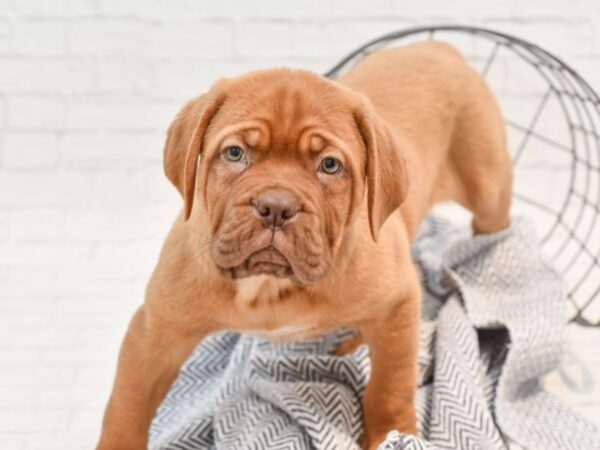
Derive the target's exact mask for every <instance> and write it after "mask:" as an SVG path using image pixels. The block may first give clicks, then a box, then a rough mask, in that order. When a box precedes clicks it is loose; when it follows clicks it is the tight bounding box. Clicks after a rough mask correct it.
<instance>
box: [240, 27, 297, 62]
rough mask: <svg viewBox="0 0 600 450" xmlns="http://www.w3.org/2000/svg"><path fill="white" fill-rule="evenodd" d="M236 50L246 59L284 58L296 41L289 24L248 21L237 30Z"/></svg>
mask: <svg viewBox="0 0 600 450" xmlns="http://www.w3.org/2000/svg"><path fill="white" fill-rule="evenodd" d="M235 36H236V48H237V50H238V52H239V53H240V54H241V55H243V56H244V57H255V56H258V57H284V56H286V55H288V54H289V51H290V48H291V47H292V43H293V41H294V29H293V27H292V24H291V23H289V22H260V21H246V22H243V23H242V24H240V25H239V26H238V27H237V28H236V30H235Z"/></svg>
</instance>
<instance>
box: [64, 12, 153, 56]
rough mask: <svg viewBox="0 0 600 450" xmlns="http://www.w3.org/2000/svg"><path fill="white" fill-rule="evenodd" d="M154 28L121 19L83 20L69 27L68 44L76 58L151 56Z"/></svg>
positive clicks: (142, 23)
mask: <svg viewBox="0 0 600 450" xmlns="http://www.w3.org/2000/svg"><path fill="white" fill-rule="evenodd" d="M159 28H160V27H158V25H157V24H151V23H150V22H145V21H141V20H134V19H124V18H111V19H108V18H102V19H100V18H86V19H82V20H77V21H71V22H70V23H69V31H68V43H69V49H70V51H71V52H72V53H73V54H75V55H85V56H87V55H90V54H93V55H118V56H136V57H139V56H140V55H142V54H144V55H149V54H152V52H153V50H154V49H153V48H152V46H151V45H149V44H150V42H151V40H152V37H153V36H154V34H155V33H156V32H157V30H158V29H159Z"/></svg>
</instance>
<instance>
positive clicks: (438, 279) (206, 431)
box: [149, 217, 600, 450]
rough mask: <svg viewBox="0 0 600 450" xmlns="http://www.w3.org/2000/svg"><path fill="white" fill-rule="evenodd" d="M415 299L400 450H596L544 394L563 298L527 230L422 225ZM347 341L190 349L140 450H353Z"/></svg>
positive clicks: (598, 439)
mask: <svg viewBox="0 0 600 450" xmlns="http://www.w3.org/2000/svg"><path fill="white" fill-rule="evenodd" d="M413 257H414V259H415V261H416V262H417V264H418V266H419V268H420V269H421V275H422V285H423V291H424V299H423V313H422V315H423V318H422V323H421V330H420V353H419V389H418V391H417V396H416V400H415V403H416V408H417V420H418V428H419V437H416V436H409V435H402V434H401V433H399V432H397V431H394V430H390V431H391V432H390V434H389V435H388V437H387V439H386V441H385V442H383V443H382V444H381V446H380V448H381V449H386V450H404V449H432V450H434V449H456V448H461V449H503V448H506V447H507V443H508V442H515V443H518V444H519V445H521V446H523V447H525V448H530V449H534V450H535V449H540V450H542V449H543V450H546V449H549V448H552V449H577V450H582V449H597V448H598V449H600V431H599V430H598V429H597V428H596V427H595V426H594V425H593V424H592V423H590V422H589V421H587V420H586V419H584V418H583V417H582V416H581V415H579V414H578V413H577V412H575V411H574V410H572V409H571V408H569V407H567V406H566V405H564V404H563V403H562V402H560V401H559V400H558V399H556V398H554V397H552V396H551V395H549V394H548V393H546V392H544V391H543V389H542V384H541V378H542V377H543V376H544V375H545V374H546V373H548V372H550V371H552V370H553V369H555V368H556V367H557V365H558V363H559V361H560V357H561V353H562V348H563V345H564V332H565V326H566V323H565V322H566V321H565V317H566V311H565V309H566V296H565V288H564V286H563V283H562V281H561V278H560V276H559V275H558V274H557V273H556V272H555V271H554V270H553V269H552V268H551V267H550V266H549V265H548V264H547V263H546V262H545V260H544V258H543V257H542V256H541V254H540V250H539V247H538V244H537V239H536V237H535V235H534V233H533V231H532V229H531V227H530V226H529V225H528V224H527V223H526V222H525V221H523V220H517V221H515V222H514V224H513V226H512V227H511V228H510V229H509V230H505V231H502V232H500V233H494V234H489V235H482V236H475V237H472V236H471V233H470V230H469V229H467V228H457V227H455V226H453V225H451V224H450V223H448V222H446V221H444V220H441V219H438V218H435V217H429V218H428V219H427V221H426V222H425V223H424V224H423V226H422V228H421V231H420V233H419V237H418V239H417V241H416V243H415V245H414V246H413ZM351 335H352V333H351V332H350V331H348V330H339V331H336V332H334V333H331V334H328V335H326V336H322V337H319V338H315V339H310V340H306V341H302V342H294V343H272V342H269V341H267V340H264V339H261V338H258V337H253V336H248V335H243V334H237V333H231V332H226V333H219V334H216V335H213V336H210V337H208V338H207V339H205V340H204V341H203V342H202V343H200V344H199V345H198V347H197V348H196V349H195V351H194V352H193V354H192V355H191V357H190V358H189V359H188V361H187V362H186V363H185V364H184V366H183V367H182V369H181V372H180V375H179V377H178V379H177V380H176V382H175V383H174V385H173V386H172V388H171V390H170V391H169V394H168V395H167V397H166V398H165V400H164V401H163V403H162V405H161V406H160V408H159V410H158V413H157V416H156V417H155V419H154V421H153V424H152V427H151V434H150V446H149V447H150V448H151V449H178V450H188V449H189V450H192V449H257V450H258V449H280V448H281V449H294V450H295V449H318V450H321V449H327V450H329V449H358V448H359V447H358V444H357V443H356V441H357V439H358V437H359V436H360V434H361V432H362V416H361V398H362V394H363V392H364V388H365V386H366V383H367V380H368V377H369V372H370V366H369V354H368V348H367V347H366V346H361V347H359V348H358V349H357V350H356V352H354V353H353V354H351V355H348V356H344V357H340V356H335V355H334V352H335V350H336V349H337V347H338V346H339V345H340V343H341V342H343V341H344V340H345V339H347V338H349V337H350V336H351Z"/></svg>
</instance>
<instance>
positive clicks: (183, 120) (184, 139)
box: [164, 93, 225, 220]
mask: <svg viewBox="0 0 600 450" xmlns="http://www.w3.org/2000/svg"><path fill="white" fill-rule="evenodd" d="M224 99H225V97H224V95H222V94H221V95H216V94H213V93H208V94H204V95H201V96H200V97H198V98H195V99H194V100H191V101H190V102H188V103H187V104H186V105H185V106H184V107H183V108H182V109H181V111H180V112H179V114H178V115H177V117H176V118H175V120H174V121H173V123H172V124H171V126H170V127H169V131H168V132H167V141H166V143H165V148H164V169H165V174H166V175H167V178H168V179H169V180H170V181H171V183H173V184H174V185H175V187H176V188H177V190H178V191H179V193H180V194H181V195H182V196H183V202H184V210H185V216H184V217H185V220H187V219H188V218H189V217H190V214H191V212H192V205H193V203H194V191H195V187H196V186H195V185H196V171H197V168H198V162H199V158H200V155H201V154H202V150H203V148H202V147H203V144H204V142H203V138H204V133H205V131H206V128H207V127H208V125H209V124H210V121H211V120H212V118H213V117H214V115H215V114H216V113H217V111H218V110H219V107H220V106H221V104H222V103H223V101H224Z"/></svg>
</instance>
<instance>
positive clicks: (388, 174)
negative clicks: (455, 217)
mask: <svg viewBox="0 0 600 450" xmlns="http://www.w3.org/2000/svg"><path fill="white" fill-rule="evenodd" d="M354 118H355V120H356V123H357V125H358V130H359V132H360V135H361V137H362V139H363V142H364V145H365V148H366V152H367V155H366V156H367V157H366V177H367V190H368V193H367V194H368V208H369V226H370V228H371V236H372V237H373V240H374V241H377V237H378V235H379V230H380V229H381V226H382V225H383V224H384V223H385V221H386V220H387V218H388V217H389V216H390V214H392V213H393V212H394V211H395V210H396V209H397V208H398V207H399V206H400V205H401V204H402V202H403V201H404V199H405V198H406V195H407V194H408V174H407V169H406V162H405V160H404V158H403V157H402V154H401V152H402V148H401V143H400V141H399V139H398V137H397V136H395V135H394V134H393V132H392V130H391V128H390V126H389V125H388V123H387V122H386V121H385V120H384V119H383V118H381V117H380V116H379V115H378V114H377V113H376V112H375V111H374V109H373V108H372V106H371V105H370V104H369V103H368V102H367V101H365V102H363V105H361V106H360V107H359V108H357V109H356V110H355V112H354Z"/></svg>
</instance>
